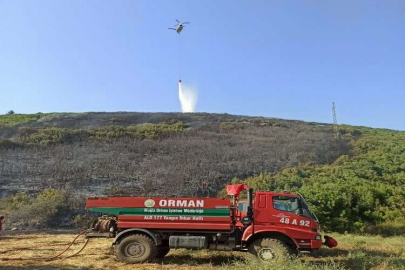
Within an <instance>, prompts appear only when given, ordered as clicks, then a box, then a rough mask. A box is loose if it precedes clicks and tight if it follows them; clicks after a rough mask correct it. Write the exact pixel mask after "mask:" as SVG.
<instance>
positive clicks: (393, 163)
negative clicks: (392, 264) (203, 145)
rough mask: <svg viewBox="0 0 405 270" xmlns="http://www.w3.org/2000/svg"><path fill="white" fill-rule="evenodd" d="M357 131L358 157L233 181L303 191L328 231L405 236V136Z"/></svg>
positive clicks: (277, 189)
mask: <svg viewBox="0 0 405 270" xmlns="http://www.w3.org/2000/svg"><path fill="white" fill-rule="evenodd" d="M346 131H347V132H348V133H350V132H351V130H346ZM353 132H355V133H356V136H358V135H359V132H361V133H362V134H363V135H362V136H361V137H360V138H358V139H357V140H353V141H352V144H353V147H354V153H355V154H354V155H353V156H341V157H340V158H338V159H337V160H336V161H335V162H334V163H332V164H329V165H312V164H301V165H300V166H298V167H294V168H286V169H284V170H282V171H280V172H278V173H277V174H275V175H271V174H260V175H256V176H252V177H249V178H246V179H234V180H233V181H232V182H233V183H246V184H248V185H249V186H250V187H253V188H254V189H256V190H274V191H283V190H285V189H287V190H290V191H293V192H298V193H301V194H302V195H303V196H304V197H305V198H306V199H307V201H308V202H309V204H310V205H311V208H312V209H313V210H314V212H315V213H316V215H317V216H318V218H319V219H320V222H321V225H322V226H323V229H325V230H333V231H339V232H344V231H350V232H359V233H364V232H368V233H382V234H386V235H393V234H404V233H405V225H404V224H405V218H404V217H405V133H404V132H395V131H387V130H377V131H375V130H372V131H370V130H368V129H362V130H361V131H358V130H357V129H355V130H354V131H353ZM223 193H224V192H222V193H221V194H222V195H223ZM311 202H317V203H311Z"/></svg>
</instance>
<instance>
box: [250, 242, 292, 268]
mask: <svg viewBox="0 0 405 270" xmlns="http://www.w3.org/2000/svg"><path fill="white" fill-rule="evenodd" d="M249 252H250V253H251V254H252V255H254V256H255V257H256V258H257V259H259V260H261V261H265V262H268V261H284V260H287V259H288V258H290V257H291V255H292V251H291V250H290V248H289V247H288V246H287V245H286V244H284V243H283V242H282V241H280V240H278V239H274V238H261V239H257V240H256V241H254V242H253V243H251V244H250V246H249Z"/></svg>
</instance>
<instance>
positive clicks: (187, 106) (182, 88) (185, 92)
mask: <svg viewBox="0 0 405 270" xmlns="http://www.w3.org/2000/svg"><path fill="white" fill-rule="evenodd" d="M197 98H198V93H197V90H196V89H195V88H194V87H191V86H188V85H184V84H182V83H181V80H180V81H179V99H180V103H181V110H182V112H184V113H185V112H195V108H196V105H197Z"/></svg>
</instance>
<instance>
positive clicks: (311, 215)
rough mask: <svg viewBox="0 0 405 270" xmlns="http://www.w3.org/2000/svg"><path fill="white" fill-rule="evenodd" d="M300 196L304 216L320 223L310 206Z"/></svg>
mask: <svg viewBox="0 0 405 270" xmlns="http://www.w3.org/2000/svg"><path fill="white" fill-rule="evenodd" d="M298 195H299V196H300V199H301V204H302V210H303V215H304V216H305V217H309V218H312V219H314V220H316V222H319V221H318V218H317V217H316V215H315V214H314V213H313V212H312V211H311V210H310V209H309V207H308V204H307V202H306V201H305V199H304V197H302V195H301V194H298Z"/></svg>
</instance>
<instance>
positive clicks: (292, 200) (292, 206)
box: [273, 195, 318, 221]
mask: <svg viewBox="0 0 405 270" xmlns="http://www.w3.org/2000/svg"><path fill="white" fill-rule="evenodd" d="M273 207H274V209H277V210H280V211H286V212H290V213H294V214H297V215H302V216H304V217H308V218H312V219H313V220H316V221H318V218H317V217H316V216H315V214H314V213H313V212H312V211H311V210H310V209H309V207H308V204H307V202H306V201H305V200H304V198H303V197H302V196H301V195H299V198H297V197H289V196H273ZM300 207H301V208H302V211H301V213H300V211H299V209H298V208H300Z"/></svg>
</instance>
